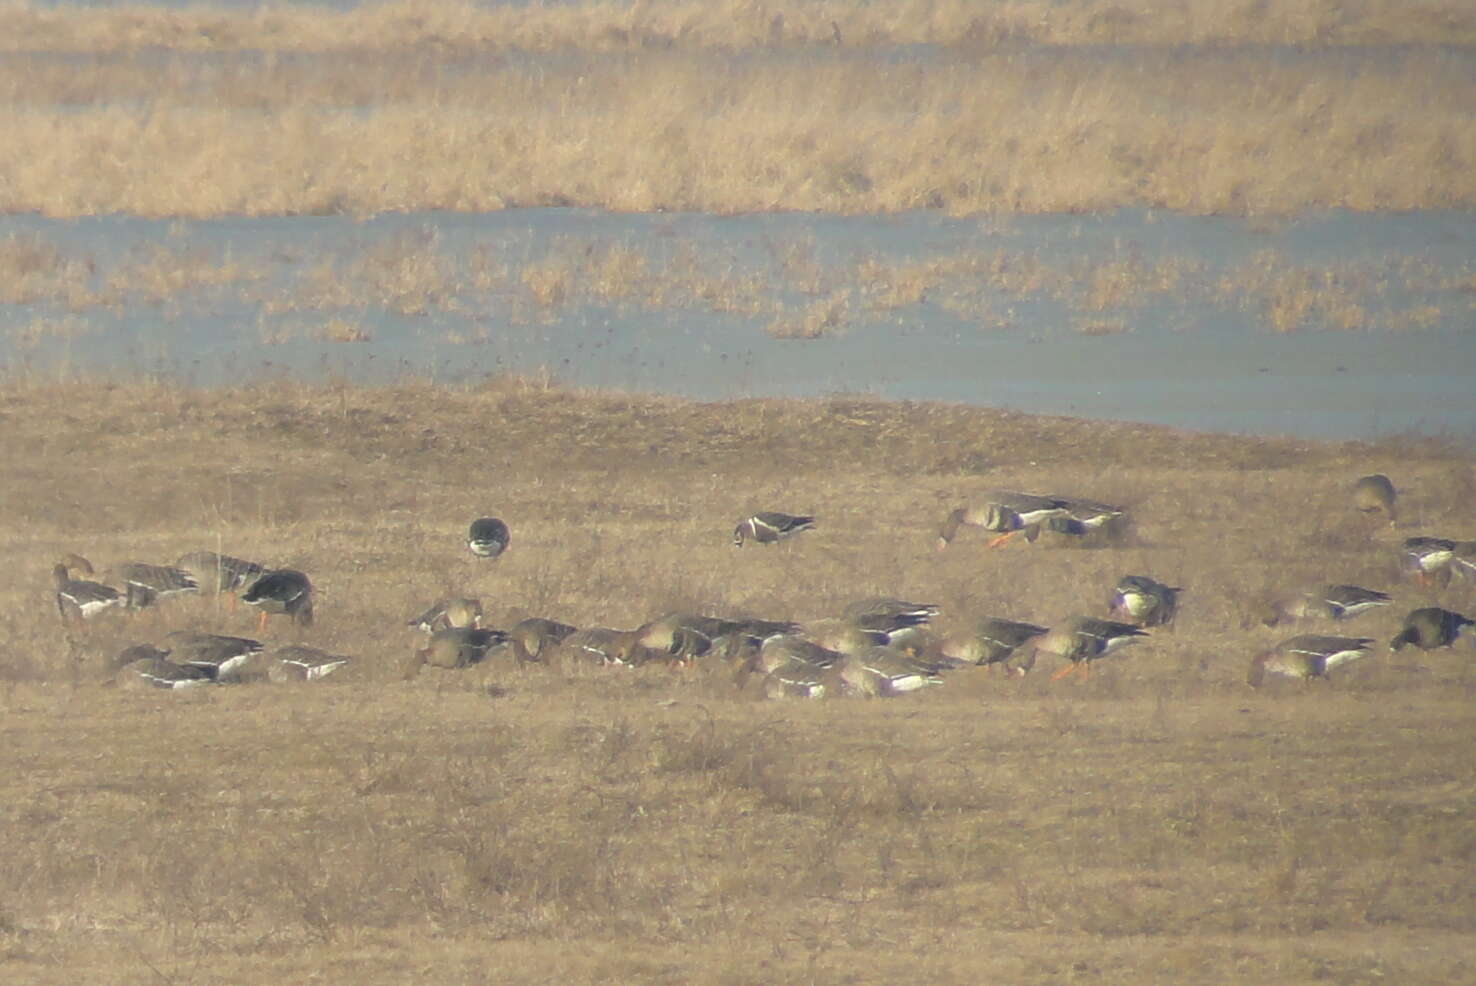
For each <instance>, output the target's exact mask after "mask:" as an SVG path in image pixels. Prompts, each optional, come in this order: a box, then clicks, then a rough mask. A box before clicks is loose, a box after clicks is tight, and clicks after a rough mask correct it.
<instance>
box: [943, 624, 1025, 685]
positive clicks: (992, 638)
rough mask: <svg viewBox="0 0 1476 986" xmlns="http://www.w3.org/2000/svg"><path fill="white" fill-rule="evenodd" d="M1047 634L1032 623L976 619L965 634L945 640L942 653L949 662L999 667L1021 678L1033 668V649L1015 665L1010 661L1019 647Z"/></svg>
mask: <svg viewBox="0 0 1476 986" xmlns="http://www.w3.org/2000/svg"><path fill="white" fill-rule="evenodd" d="M1048 632H1049V630H1047V628H1045V627H1042V626H1036V625H1035V624H1034V623H1019V622H1016V621H1015V620H1001V619H997V618H995V617H989V618H986V619H983V620H980V621H979V622H978V624H976V625H975V627H974V628H973V629H972V630H970V631H968V632H967V633H963V634H958V635H955V636H953V637H950V638H948V639H947V640H945V641H944V642H943V647H942V653H943V656H944V657H947V658H949V659H951V660H955V661H962V662H966V663H969V664H975V665H982V666H984V667H990V668H992V667H995V666H999V667H1002V668H1004V669H1005V671H1006V672H1007V673H1009V674H1013V675H1016V676H1018V677H1024V675H1025V674H1026V673H1027V672H1028V671H1029V670H1030V669H1031V668H1033V667H1034V666H1035V648H1034V647H1031V648H1030V652H1029V653H1028V654H1026V655H1024V656H1023V657H1022V658H1021V660H1020V661H1019V662H1018V663H1015V664H1013V665H1012V664H1011V660H1012V659H1013V658H1014V657H1015V655H1016V654H1017V653H1018V652H1019V650H1020V648H1022V647H1024V646H1025V645H1026V644H1028V643H1030V642H1031V641H1032V640H1035V639H1036V638H1038V637H1042V636H1044V635H1045V634H1047V633H1048Z"/></svg>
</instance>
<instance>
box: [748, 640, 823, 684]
mask: <svg viewBox="0 0 1476 986" xmlns="http://www.w3.org/2000/svg"><path fill="white" fill-rule="evenodd" d="M841 656H842V655H841V654H840V652H839V651H833V650H830V649H828V648H825V647H822V646H820V645H819V644H817V643H815V642H813V641H810V640H806V639H805V638H804V637H800V636H797V635H795V634H791V633H776V634H775V635H774V636H772V637H769V638H768V639H766V640H765V641H764V642H763V645H762V646H761V647H759V649H758V653H757V654H755V655H754V656H753V660H752V662H751V670H752V671H753V672H754V673H756V674H768V673H769V672H771V671H773V670H774V669H775V668H778V667H781V666H783V665H785V664H792V663H796V662H798V663H801V664H808V665H810V666H812V667H815V668H819V669H821V670H823V669H825V668H829V667H833V666H834V665H835V664H836V662H838V661H839V660H840V659H841Z"/></svg>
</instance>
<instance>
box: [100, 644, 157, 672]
mask: <svg viewBox="0 0 1476 986" xmlns="http://www.w3.org/2000/svg"><path fill="white" fill-rule="evenodd" d="M168 656H169V651H168V650H160V649H159V648H158V647H155V646H154V645H153V644H133V645H132V646H129V647H125V648H123V649H122V650H120V651H119V652H118V653H117V654H116V655H115V656H114V657H113V659H112V660H111V661H109V662H108V667H109V669H110V670H113V671H118V670H120V669H122V668H124V667H126V666H127V665H130V664H133V663H135V662H137V661H153V660H163V659H164V658H166V657H168Z"/></svg>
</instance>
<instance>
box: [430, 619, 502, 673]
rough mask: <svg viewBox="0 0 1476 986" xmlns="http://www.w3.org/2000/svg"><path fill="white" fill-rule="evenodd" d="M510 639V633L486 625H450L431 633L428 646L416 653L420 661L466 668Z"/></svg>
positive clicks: (439, 665)
mask: <svg viewBox="0 0 1476 986" xmlns="http://www.w3.org/2000/svg"><path fill="white" fill-rule="evenodd" d="M506 641H507V634H506V633H504V632H503V631H501V630H493V629H490V628H487V627H448V628H446V629H445V630H437V631H436V632H435V633H433V634H431V638H430V640H429V641H428V642H427V643H426V645H425V647H424V648H422V649H421V650H418V651H416V652H415V655H416V657H417V658H419V660H420V663H422V664H429V665H431V666H432V667H437V668H464V667H468V666H470V665H473V664H479V663H481V662H482V661H483V660H485V659H486V657H487V652H488V651H489V650H491V649H492V648H493V647H495V646H497V645H498V644H502V643H505V642H506Z"/></svg>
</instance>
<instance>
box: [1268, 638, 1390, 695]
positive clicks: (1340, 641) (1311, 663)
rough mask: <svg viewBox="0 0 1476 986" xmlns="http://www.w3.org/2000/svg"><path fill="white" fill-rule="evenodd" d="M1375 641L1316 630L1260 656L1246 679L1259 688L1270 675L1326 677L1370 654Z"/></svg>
mask: <svg viewBox="0 0 1476 986" xmlns="http://www.w3.org/2000/svg"><path fill="white" fill-rule="evenodd" d="M1372 643H1373V639H1372V638H1370V637H1330V636H1325V635H1323V634H1316V633H1307V634H1302V635H1301V636H1297V637H1292V638H1290V639H1288V640H1283V641H1282V642H1281V643H1279V644H1277V645H1276V646H1275V647H1273V648H1271V649H1270V650H1268V651H1266V652H1264V653H1262V654H1259V655H1257V656H1256V658H1255V660H1253V661H1252V662H1251V666H1250V672H1249V673H1248V674H1247V675H1246V682H1247V683H1248V684H1249V685H1250V686H1251V687H1252V688H1259V687H1260V686H1261V685H1262V683H1263V682H1264V681H1265V680H1266V675H1268V674H1275V675H1281V676H1283V677H1286V678H1299V679H1301V680H1302V681H1311V680H1312V679H1313V678H1326V677H1327V674H1328V672H1329V671H1332V670H1333V669H1334V668H1338V667H1341V666H1342V665H1344V664H1347V663H1349V662H1350V661H1356V660H1358V659H1359V658H1360V657H1366V656H1368V654H1369V653H1370V651H1369V649H1368V648H1369V645H1370V644H1372Z"/></svg>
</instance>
